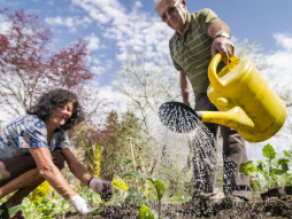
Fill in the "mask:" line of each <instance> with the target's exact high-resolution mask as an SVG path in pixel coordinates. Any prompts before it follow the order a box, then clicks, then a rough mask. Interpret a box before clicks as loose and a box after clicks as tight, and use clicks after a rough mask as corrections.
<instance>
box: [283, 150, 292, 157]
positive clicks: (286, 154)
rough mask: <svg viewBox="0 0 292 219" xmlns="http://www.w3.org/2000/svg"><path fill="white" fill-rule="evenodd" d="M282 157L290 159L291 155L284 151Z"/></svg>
mask: <svg viewBox="0 0 292 219" xmlns="http://www.w3.org/2000/svg"><path fill="white" fill-rule="evenodd" d="M284 155H285V156H286V157H289V158H291V154H289V153H288V152H287V151H285V150H284Z"/></svg>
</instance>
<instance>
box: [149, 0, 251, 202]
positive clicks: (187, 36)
mask: <svg viewBox="0 0 292 219" xmlns="http://www.w3.org/2000/svg"><path fill="white" fill-rule="evenodd" d="M155 3H156V12H157V13H158V15H159V16H160V17H161V19H162V21H163V22H165V23H166V24H167V25H168V26H169V27H170V28H172V29H173V30H175V33H174V35H173V36H172V38H171V39H170V41H169V49H170V54H171V57H172V60H173V63H174V66H175V68H176V69H177V70H178V71H180V83H181V90H182V97H183V102H184V103H185V104H187V105H190V103H189V95H190V90H191V86H192V88H193V91H194V94H195V98H196V101H195V110H196V111H203V110H204V111H216V110H217V109H216V107H215V106H214V105H213V104H212V103H211V102H210V101H209V99H208V96H207V94H206V92H207V88H208V86H209V84H210V82H209V78H208V66H209V62H210V61H211V58H212V56H214V55H215V54H216V53H218V52H219V53H221V54H222V60H223V61H224V63H228V62H229V57H231V56H232V55H233V53H234V45H233V43H232V42H231V41H230V37H231V32H230V29H229V27H228V26H227V24H225V23H224V22H222V21H221V20H220V19H219V18H218V17H217V15H216V14H215V13H214V12H213V11H212V10H210V9H202V10H200V11H198V12H196V13H193V14H189V13H188V11H187V7H186V2H185V0H156V1H155ZM224 63H220V65H219V67H220V68H222V67H223V66H224ZM205 125H206V126H207V128H208V129H209V131H210V132H211V133H213V135H214V136H215V138H216V137H217V130H218V128H219V127H220V129H221V134H222V138H223V160H224V194H225V196H230V197H232V198H233V199H234V200H236V201H243V200H245V201H246V200H249V199H250V198H251V191H250V187H249V178H248V177H247V176H245V175H244V174H241V173H239V172H238V170H239V165H240V164H241V163H244V162H246V161H247V156H246V148H245V142H244V140H243V138H242V137H241V136H240V135H239V134H238V133H237V131H236V130H234V129H231V128H228V127H225V126H220V125H217V124H211V123H205ZM214 146H215V147H216V141H215V142H214V143H213V148H214ZM194 149H195V150H197V149H196V148H194ZM213 151H216V148H214V149H213ZM201 154H202V153H201ZM211 154H212V152H211ZM214 154H215V153H213V155H214ZM215 156H216V155H215ZM215 156H214V157H215ZM199 158H200V159H201V161H200V163H204V164H203V166H204V165H205V166H204V167H203V169H204V170H206V169H207V170H208V173H207V174H206V175H204V177H203V178H202V177H201V176H200V177H201V178H198V174H197V173H196V171H197V170H198V168H199V171H200V169H201V170H202V167H201V165H202V164H201V165H197V164H195V162H194V179H195V182H194V184H193V187H194V189H195V193H194V194H193V198H192V201H193V202H196V201H197V200H198V199H199V198H200V199H202V200H207V201H210V202H213V201H216V196H215V185H216V170H215V171H214V168H212V167H211V164H210V162H206V159H205V158H206V157H202V155H199ZM212 163H213V164H216V160H215V161H214V160H213V161H212ZM213 164H212V165H213ZM198 166H199V167H198ZM215 169H216V168H215ZM211 170H212V171H213V172H212V171H211ZM202 182H204V183H203V186H202Z"/></svg>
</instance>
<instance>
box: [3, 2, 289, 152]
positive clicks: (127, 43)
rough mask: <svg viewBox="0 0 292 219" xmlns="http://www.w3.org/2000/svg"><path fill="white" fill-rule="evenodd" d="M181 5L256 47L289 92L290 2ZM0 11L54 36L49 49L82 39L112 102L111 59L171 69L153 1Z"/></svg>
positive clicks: (165, 32)
mask: <svg viewBox="0 0 292 219" xmlns="http://www.w3.org/2000/svg"><path fill="white" fill-rule="evenodd" d="M186 2H187V8H188V10H189V12H195V11H198V10H199V9H202V8H211V9H212V10H213V11H215V13H217V14H218V16H219V17H220V18H221V19H222V20H223V21H225V22H226V23H227V24H228V25H229V26H230V28H231V31H232V35H233V41H234V42H236V44H238V45H240V44H241V43H242V42H243V40H244V38H245V37H247V38H248V39H249V42H253V41H256V43H258V44H261V46H262V47H263V49H264V50H263V55H264V58H265V60H266V61H267V62H269V63H273V64H274V67H273V68H272V69H269V70H268V71H267V72H266V73H268V74H269V75H270V76H272V79H273V80H272V82H273V83H274V84H275V83H276V82H278V83H282V84H283V86H284V85H287V84H288V85H289V86H290V82H291V80H292V61H291V60H292V25H291V20H292V19H291V8H292V1H291V0H281V1H276V0H266V1H264V0H253V1H252V0H245V1H231V0H221V1H218V0H203V1H198V0H186ZM0 8H9V9H10V10H11V11H14V10H16V9H20V8H24V9H25V11H26V12H27V13H28V14H34V15H38V16H39V18H40V20H41V22H42V23H44V24H46V25H48V26H50V27H51V29H52V31H53V32H54V41H53V43H54V45H55V48H64V47H67V46H68V45H69V44H70V43H72V42H75V41H76V40H77V38H80V37H81V38H84V39H85V40H86V42H87V47H88V49H89V50H90V51H91V53H92V55H93V56H92V57H93V61H94V63H95V65H96V66H95V67H93V68H92V71H93V72H95V73H98V74H99V75H100V76H99V78H98V81H97V83H98V84H99V87H100V91H101V92H100V94H101V95H103V96H104V97H106V98H108V99H109V100H110V101H112V102H118V101H119V102H120V100H121V99H123V97H122V96H121V95H120V94H118V93H117V92H116V91H115V90H114V89H113V87H112V86H111V85H112V83H113V81H114V80H115V71H114V70H115V69H116V68H118V67H119V62H118V61H117V57H116V56H119V57H120V58H121V59H125V58H126V57H127V55H128V54H129V51H130V49H132V51H134V52H138V53H140V54H143V55H144V57H146V58H148V59H151V58H152V57H154V55H158V56H159V59H160V60H167V61H168V62H169V65H171V62H170V59H169V50H168V40H169V38H170V37H171V35H172V34H173V31H172V30H171V29H169V28H168V27H167V26H166V24H164V23H162V22H161V21H160V18H159V17H158V16H157V15H156V13H155V10H154V4H153V0H141V1H137V0H0ZM289 20H290V22H289ZM7 25H8V24H7V23H6V22H5V19H4V17H0V32H4V31H5V29H6V28H7ZM123 106H125V104H124V105H123ZM120 107H122V106H120ZM275 141H276V140H275ZM249 156H252V155H249Z"/></svg>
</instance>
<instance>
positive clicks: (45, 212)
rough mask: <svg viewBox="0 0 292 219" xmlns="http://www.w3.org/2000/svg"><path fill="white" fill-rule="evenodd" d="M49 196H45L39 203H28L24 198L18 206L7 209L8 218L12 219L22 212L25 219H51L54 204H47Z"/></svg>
mask: <svg viewBox="0 0 292 219" xmlns="http://www.w3.org/2000/svg"><path fill="white" fill-rule="evenodd" d="M48 202H49V196H45V197H44V198H43V199H42V201H41V202H40V203H39V202H37V201H32V202H31V201H30V200H29V199H28V198H24V199H23V201H22V203H21V204H20V205H16V206H14V207H12V208H9V216H10V217H11V218H12V217H14V216H15V214H16V213H17V212H18V211H19V210H22V212H23V215H24V217H25V218H34V219H53V217H52V216H50V214H53V213H54V207H55V204H49V203H48Z"/></svg>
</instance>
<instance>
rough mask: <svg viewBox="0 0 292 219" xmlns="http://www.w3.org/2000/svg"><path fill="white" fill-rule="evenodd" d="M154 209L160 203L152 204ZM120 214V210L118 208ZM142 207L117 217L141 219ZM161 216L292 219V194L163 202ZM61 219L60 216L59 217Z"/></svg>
mask: <svg viewBox="0 0 292 219" xmlns="http://www.w3.org/2000/svg"><path fill="white" fill-rule="evenodd" d="M149 207H150V208H151V209H155V210H156V211H157V210H158V209H157V206H149ZM116 213H117V211H116ZM138 214H139V207H137V206H136V207H134V206H130V207H128V208H127V209H123V210H121V211H119V212H118V214H117V215H119V216H118V217H117V218H119V219H121V218H123V219H136V218H137V219H138V218H139V217H138ZM162 215H163V218H165V219H168V218H169V219H186V218H216V219H229V218H230V219H231V218H232V219H236V218H238V219H241V218H244V219H248V218H252V219H264V218H277V219H280V218H283V219H284V218H285V219H288V218H292V196H290V195H284V196H281V197H279V198H278V197H272V198H267V199H266V200H265V201H262V199H261V197H260V196H254V197H253V200H252V201H249V202H245V203H235V202H232V200H231V199H229V198H223V199H222V200H221V201H220V202H219V203H217V204H215V206H206V205H201V204H200V206H194V205H191V204H190V203H172V204H163V205H162ZM56 218H57V219H61V218H62V217H61V216H58V217H56ZM83 218H84V219H85V218H86V219H104V218H113V217H111V216H108V215H107V214H106V212H103V213H101V214H98V215H94V216H86V217H85V216H82V215H78V214H76V213H68V215H66V219H83Z"/></svg>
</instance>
